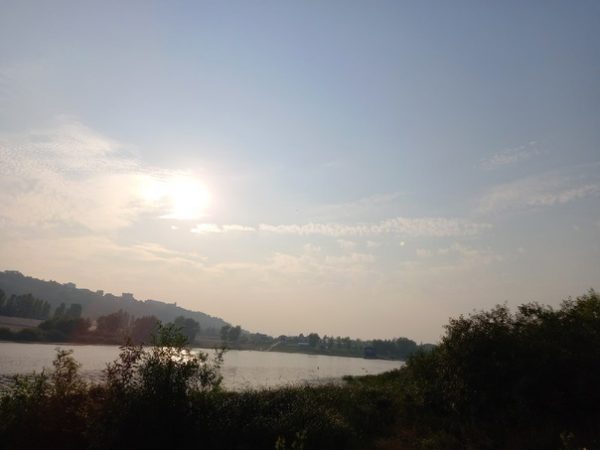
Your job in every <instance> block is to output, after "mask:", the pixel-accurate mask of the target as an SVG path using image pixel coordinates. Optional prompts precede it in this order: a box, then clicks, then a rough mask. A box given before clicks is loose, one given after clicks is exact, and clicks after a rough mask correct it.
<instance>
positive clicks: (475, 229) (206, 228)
mask: <svg viewBox="0 0 600 450" xmlns="http://www.w3.org/2000/svg"><path fill="white" fill-rule="evenodd" d="M490 227H491V225H490V224H487V223H475V222H471V221H468V220H464V219H449V218H444V217H423V218H408V217H395V218H391V219H386V220H383V221H380V222H365V223H356V224H342V223H312V222H311V223H307V224H284V225H273V224H266V223H261V224H259V225H258V226H257V227H252V226H244V225H217V224H214V223H202V224H198V225H196V226H195V227H194V228H192V229H191V230H190V231H191V232H193V233H198V234H210V233H227V232H240V231H243V232H260V233H269V234H280V235H296V236H326V237H332V238H344V237H369V236H381V235H398V236H402V237H459V236H473V235H477V234H479V233H481V232H482V231H484V230H486V229H488V228H490Z"/></svg>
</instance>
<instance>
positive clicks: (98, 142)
mask: <svg viewBox="0 0 600 450" xmlns="http://www.w3.org/2000/svg"><path fill="white" fill-rule="evenodd" d="M599 24H600V3H599V2H597V1H584V0H579V1H571V2H567V1H526V2H523V1H505V2H477V1H456V2H445V1H431V2H429V1H428V2H422V1H402V2H398V1H384V0H378V1H374V2H363V1H350V0H349V1H335V0H328V1H308V0H307V1H297V2H291V1H253V0H251V1H169V2H167V1H162V2H156V1H128V2H123V1H114V2H113V1H102V2H90V1H53V2H39V1H35V2H32V1H27V0H18V1H6V0H0V270H19V271H21V272H23V273H25V274H27V275H31V276H35V277H39V278H43V279H53V280H57V281H59V282H68V281H73V282H75V283H77V285H78V286H79V287H86V288H89V289H93V290H96V289H104V290H105V291H107V292H112V293H115V294H119V293H121V292H133V293H134V294H135V296H136V297H137V298H141V299H146V298H152V299H157V300H165V301H169V302H173V301H175V302H177V304H178V305H180V306H183V307H186V308H190V309H193V310H200V311H203V312H206V313H208V314H211V315H216V316H220V317H222V318H224V319H225V320H227V321H229V322H231V323H233V324H241V325H242V327H243V328H245V329H247V330H250V331H259V332H265V333H269V334H272V335H279V334H297V333H305V334H306V333H308V332H313V331H315V332H318V333H320V334H321V335H323V334H327V335H341V336H346V335H348V336H352V337H359V338H391V337H398V336H407V337H410V338H412V339H415V340H417V341H424V342H425V341H427V342H436V341H437V340H438V339H439V338H440V336H441V335H442V334H443V331H444V328H443V326H444V324H446V323H447V322H448V318H449V317H457V316H458V315H460V314H468V313H470V312H472V311H473V310H480V309H485V308H490V307H492V306H493V305H495V304H498V303H507V304H508V305H509V306H511V307H515V306H516V305H519V304H521V303H524V302H529V301H539V302H542V303H546V304H550V305H558V304H559V303H560V301H561V299H564V298H566V297H568V296H570V295H572V296H577V295H580V294H583V293H585V292H586V291H587V290H588V289H589V288H592V287H596V288H600V173H599V169H600V26H598V25H599Z"/></svg>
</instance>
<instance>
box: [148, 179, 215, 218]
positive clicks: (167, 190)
mask: <svg viewBox="0 0 600 450" xmlns="http://www.w3.org/2000/svg"><path fill="white" fill-rule="evenodd" d="M140 194H141V197H142V199H143V200H144V202H145V203H146V204H149V205H151V206H152V207H158V208H160V209H161V210H162V211H163V212H164V214H163V215H161V216H160V217H161V218H164V219H174V220H195V219H199V218H201V217H203V216H204V215H206V209H207V208H208V205H209V199H210V195H209V192H208V189H206V187H205V186H204V185H203V184H202V183H201V182H200V181H198V180H197V179H195V178H194V177H192V176H188V175H172V176H168V177H161V178H157V177H150V178H147V179H145V180H144V181H143V182H142V184H141V186H140Z"/></svg>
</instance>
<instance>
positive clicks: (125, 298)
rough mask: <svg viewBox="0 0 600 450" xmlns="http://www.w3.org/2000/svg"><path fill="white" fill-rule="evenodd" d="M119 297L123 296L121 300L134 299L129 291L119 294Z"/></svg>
mask: <svg viewBox="0 0 600 450" xmlns="http://www.w3.org/2000/svg"><path fill="white" fill-rule="evenodd" d="M121 297H122V298H123V300H129V301H133V300H135V299H134V298H133V294H132V293H131V292H123V293H122V294H121Z"/></svg>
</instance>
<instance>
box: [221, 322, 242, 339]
mask: <svg viewBox="0 0 600 450" xmlns="http://www.w3.org/2000/svg"><path fill="white" fill-rule="evenodd" d="M241 334H242V327H240V326H239V325H237V326H235V327H232V326H231V325H225V326H223V328H221V340H222V341H223V342H225V343H237V342H238V341H239V339H240V336H241Z"/></svg>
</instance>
